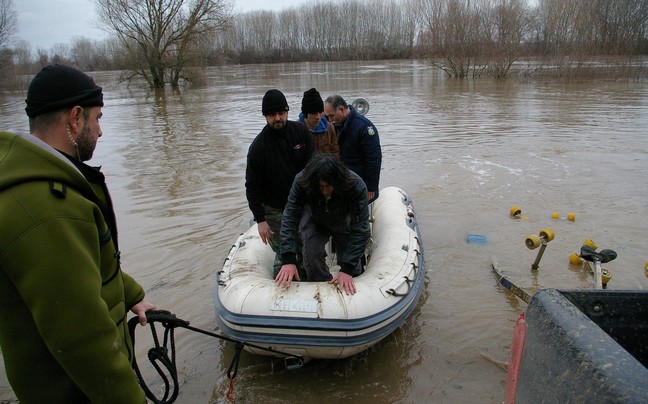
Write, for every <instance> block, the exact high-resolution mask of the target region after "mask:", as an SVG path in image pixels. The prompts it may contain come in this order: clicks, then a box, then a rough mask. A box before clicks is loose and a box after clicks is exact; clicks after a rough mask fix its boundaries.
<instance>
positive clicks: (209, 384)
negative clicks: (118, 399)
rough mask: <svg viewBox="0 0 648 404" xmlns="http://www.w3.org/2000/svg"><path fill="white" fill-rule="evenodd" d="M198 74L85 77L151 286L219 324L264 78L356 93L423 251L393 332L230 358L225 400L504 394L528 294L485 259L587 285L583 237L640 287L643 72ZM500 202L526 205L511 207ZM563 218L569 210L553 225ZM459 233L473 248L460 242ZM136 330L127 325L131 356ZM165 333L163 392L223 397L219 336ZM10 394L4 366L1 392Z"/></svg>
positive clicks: (521, 275)
mask: <svg viewBox="0 0 648 404" xmlns="http://www.w3.org/2000/svg"><path fill="white" fill-rule="evenodd" d="M206 74H207V82H206V84H205V85H204V86H202V87H193V88H187V89H183V90H181V91H180V92H178V93H173V92H171V91H167V92H166V94H164V95H159V94H158V95H155V94H153V93H151V92H149V90H148V89H146V88H142V87H137V86H134V85H131V86H130V88H127V87H126V86H125V85H123V84H122V85H117V84H116V81H115V77H116V76H115V75H114V74H113V73H94V74H93V75H94V77H95V79H96V80H97V81H98V82H99V83H100V84H101V85H102V86H103V87H104V94H105V103H106V106H105V107H104V109H103V111H104V117H103V118H102V121H101V124H102V128H103V134H104V136H103V137H102V138H101V139H100V141H99V145H98V147H97V150H96V152H95V156H94V157H93V159H92V160H91V162H90V163H91V164H94V165H101V166H102V167H103V171H104V173H105V174H106V175H107V178H108V182H109V185H110V188H111V192H112V195H113V199H114V203H115V206H116V210H117V217H118V225H119V230H120V233H119V235H120V245H121V247H122V257H123V267H124V270H125V271H127V272H129V273H130V274H132V275H133V276H134V277H135V278H136V279H137V280H138V281H139V282H140V283H141V284H142V285H143V286H144V288H145V289H146V291H147V297H148V299H149V300H151V301H153V302H155V303H156V304H157V305H158V307H159V308H162V309H166V310H169V311H171V312H173V313H175V314H176V315H177V316H178V317H180V318H183V319H186V320H189V321H191V324H192V325H193V326H195V327H199V328H202V329H206V330H210V331H214V332H218V330H217V327H216V325H215V320H214V306H213V291H214V284H215V281H216V272H217V271H218V270H219V269H220V267H221V265H222V263H223V260H224V259H225V257H226V256H227V253H228V251H229V249H230V247H231V245H232V244H233V243H234V241H235V240H236V238H237V237H238V236H239V235H240V234H241V233H242V232H243V231H245V229H246V228H247V226H248V224H249V220H250V218H251V213H250V212H249V210H248V207H247V202H246V199H245V191H244V173H245V158H246V153H247V148H248V146H249V144H250V142H251V141H252V139H253V138H254V137H255V135H256V134H258V133H259V131H260V130H261V129H262V127H263V125H264V124H265V121H264V118H263V116H262V115H261V98H262V96H263V94H264V93H265V91H266V90H268V89H270V88H278V89H280V90H282V91H283V92H284V93H285V94H286V97H287V99H288V102H289V104H290V107H291V110H290V113H289V119H296V118H297V116H298V114H299V111H300V106H301V95H302V93H303V91H305V90H307V89H308V88H310V87H316V88H317V89H318V90H319V91H320V92H321V93H322V95H323V96H326V95H328V94H332V93H339V94H341V95H342V96H344V97H345V98H346V99H347V100H348V101H351V100H353V99H354V98H356V97H364V98H366V99H367V100H368V101H369V103H370V110H369V113H368V115H367V116H368V117H369V118H370V119H371V120H372V121H373V122H374V124H375V125H376V127H377V128H378V131H379V133H380V139H381V143H382V150H383V165H382V172H381V181H380V185H381V187H385V186H391V185H395V186H399V187H401V188H402V189H404V190H405V191H406V192H407V193H408V194H409V195H410V196H411V197H412V198H413V200H414V204H415V209H416V217H417V219H418V222H419V225H420V228H421V233H422V238H423V244H424V253H425V260H426V270H427V282H426V288H425V291H424V293H423V296H422V298H421V301H420V303H419V305H418V307H417V309H416V310H415V312H414V313H413V315H412V316H411V317H410V318H409V320H408V321H407V322H406V323H405V324H404V325H403V326H402V327H401V328H400V329H398V330H397V331H396V332H394V333H393V334H392V335H390V336H388V337H387V338H386V339H384V340H383V341H382V342H381V343H379V344H378V345H376V346H375V347H373V348H371V349H369V350H368V351H366V352H363V353H361V354H359V355H357V356H354V357H351V358H347V359H344V360H332V361H313V362H310V363H308V364H306V365H305V366H304V367H303V368H301V369H299V370H296V371H294V370H286V369H285V368H284V366H283V363H282V361H280V360H276V359H275V360H272V359H270V358H267V357H259V356H254V355H251V354H247V353H244V354H243V355H242V358H241V362H240V367H239V369H238V375H237V377H236V378H235V383H234V392H233V395H234V397H235V398H236V401H237V402H239V403H259V402H263V403H299V402H305V401H308V402H311V403H329V402H333V401H337V400H344V401H352V402H357V403H415V402H434V403H466V402H474V403H501V402H502V401H503V400H504V396H505V384H506V383H505V381H506V372H505V370H504V369H503V368H502V366H501V364H502V363H504V362H506V361H508V357H509V354H510V345H511V337H512V331H513V326H514V323H515V320H516V319H517V318H518V316H519V315H520V314H521V313H522V312H523V311H524V309H525V307H526V304H525V303H524V302H522V301H521V300H519V299H517V298H516V297H514V296H512V295H511V294H510V293H507V292H506V291H505V290H503V289H502V288H500V287H498V286H497V284H496V282H495V280H494V277H493V274H492V273H491V270H490V265H491V260H492V259H493V258H495V259H496V260H497V261H499V263H500V264H501V267H502V268H503V270H504V271H505V273H506V274H507V275H508V276H509V277H510V278H511V279H512V280H513V281H514V282H517V283H518V284H520V286H523V287H526V288H529V289H531V290H536V289H538V288H551V287H556V288H589V287H591V285H592V277H591V276H590V274H589V273H588V271H587V270H586V269H584V268H583V267H581V266H573V265H570V264H569V260H568V257H569V255H570V253H572V252H575V251H579V249H580V246H581V245H582V243H583V241H584V240H585V239H592V240H593V241H594V242H595V243H596V244H598V246H599V248H609V249H613V250H615V251H616V252H617V253H618V258H617V259H616V260H615V261H612V262H610V263H608V264H606V265H605V267H606V268H608V269H609V270H610V271H611V272H612V275H613V278H612V280H611V282H610V284H609V288H610V289H645V288H646V287H647V285H648V279H646V278H645V276H644V273H643V267H644V264H645V263H646V262H647V261H648V248H647V247H646V239H645V238H646V234H647V230H648V186H647V185H646V184H648V139H647V133H646V128H647V127H648V86H647V85H646V84H645V83H638V82H628V81H624V80H620V81H606V82H576V83H573V82H572V83H561V82H553V81H549V82H545V81H539V80H529V81H525V80H522V81H520V80H507V81H493V80H464V81H458V80H452V79H447V78H446V77H445V76H444V75H443V74H442V73H440V72H438V71H436V70H434V69H433V68H431V67H430V66H428V65H426V64H424V63H421V62H417V61H371V62H352V63H351V62H344V63H328V62H327V63H300V64H278V65H252V66H228V67H224V68H213V69H209V70H207V71H206ZM24 98H25V96H24V94H12V95H0V127H1V128H4V129H7V128H12V129H21V130H26V128H27V120H26V116H25V114H24ZM514 205H519V206H520V207H521V208H522V213H523V215H524V216H526V217H527V218H526V219H520V220H516V219H512V218H510V217H509V211H510V208H511V207H512V206H514ZM552 212H558V213H559V215H560V219H558V220H555V219H552ZM5 213H6V212H2V214H5ZM568 213H573V214H574V215H575V217H576V220H575V221H573V222H572V221H569V220H566V219H565V218H566V217H567V215H568ZM546 227H550V228H551V229H553V230H554V232H555V240H554V241H552V242H551V243H549V245H548V247H547V250H546V252H545V254H544V257H543V259H542V261H541V263H540V270H539V271H538V272H537V274H532V272H531V264H532V263H533V261H534V259H535V257H536V253H537V250H535V251H531V250H528V249H527V248H526V247H525V245H524V239H525V237H526V236H528V235H531V234H537V233H538V231H539V230H541V229H543V228H546ZM469 234H479V235H483V236H485V237H486V239H487V243H486V244H485V245H477V244H469V243H467V236H468V235H469ZM80 321H82V320H80ZM147 334H148V331H147V330H144V329H140V330H138V348H137V351H138V358H139V362H140V363H146V350H147V349H148V347H149V346H147V345H146V344H147V341H146V335H147ZM140 336H141V337H140ZM140 338H141V340H140ZM140 341H141V342H140ZM176 345H177V349H178V352H177V361H178V370H179V379H180V383H181V385H180V391H181V393H180V396H179V398H178V400H177V402H179V403H224V402H226V401H227V400H226V392H227V389H228V387H229V381H228V378H227V375H226V373H227V368H228V366H229V365H230V362H231V360H232V357H233V353H234V349H233V346H232V344H231V343H224V342H221V341H219V340H217V339H214V338H210V337H207V336H204V335H201V334H196V333H193V332H189V331H186V330H178V331H177V332H176ZM35 366H37V365H35ZM142 366H144V365H142ZM0 370H3V369H0ZM144 371H145V374H146V376H147V377H149V379H150V380H152V381H155V378H154V377H153V376H152V373H151V372H150V371H149V369H145V370H144ZM34 388H38V387H37V386H34ZM11 398H12V393H11V389H10V387H8V384H7V382H6V378H5V377H4V372H2V374H0V401H1V400H10V399H11Z"/></svg>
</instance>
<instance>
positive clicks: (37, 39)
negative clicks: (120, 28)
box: [14, 0, 308, 51]
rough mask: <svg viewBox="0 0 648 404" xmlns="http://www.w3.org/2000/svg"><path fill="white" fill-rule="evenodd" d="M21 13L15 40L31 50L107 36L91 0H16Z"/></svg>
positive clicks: (255, 5) (246, 6) (289, 0)
mask: <svg viewBox="0 0 648 404" xmlns="http://www.w3.org/2000/svg"><path fill="white" fill-rule="evenodd" d="M307 1H308V0H277V1H275V2H273V3H269V2H268V1H267V0H235V3H234V8H235V10H236V11H251V10H262V9H270V7H269V6H268V5H269V4H272V9H275V10H277V11H279V10H281V9H283V8H286V7H291V6H296V5H299V4H303V3H306V2H307ZM14 7H15V9H16V12H17V13H18V32H17V34H16V35H15V37H14V39H23V40H25V41H27V42H29V44H30V45H31V47H32V50H34V51H35V50H36V49H38V48H45V49H47V50H49V49H50V48H51V47H52V46H53V45H54V44H57V43H64V44H66V45H70V44H71V43H72V39H73V38H75V37H79V36H84V37H86V38H90V39H93V40H101V39H104V38H106V37H107V33H106V32H104V31H102V30H101V29H99V28H97V18H96V14H95V11H94V3H93V2H92V0H14Z"/></svg>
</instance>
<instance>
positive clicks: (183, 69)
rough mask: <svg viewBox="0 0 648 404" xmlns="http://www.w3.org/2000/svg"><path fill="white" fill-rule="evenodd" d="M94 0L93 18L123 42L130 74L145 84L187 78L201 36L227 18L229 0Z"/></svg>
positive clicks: (199, 57)
mask: <svg viewBox="0 0 648 404" xmlns="http://www.w3.org/2000/svg"><path fill="white" fill-rule="evenodd" d="M94 2H95V5H96V6H97V14H98V15H99V19H100V20H101V21H103V22H104V23H105V24H106V25H107V30H109V31H112V32H114V33H115V34H116V35H117V38H119V41H120V43H121V44H122V46H123V47H124V49H125V51H126V55H125V57H126V60H127V61H128V64H129V66H130V70H131V72H132V76H142V77H143V78H144V79H145V80H146V81H147V82H148V84H149V85H150V86H151V88H163V87H164V85H165V83H169V84H170V85H171V87H172V88H177V87H178V85H179V82H180V79H185V80H191V77H190V76H189V75H188V74H187V71H188V69H189V68H190V67H193V66H196V65H199V64H200V63H202V60H203V59H204V58H203V57H202V54H201V52H202V51H203V50H204V48H203V47H202V46H201V40H202V39H204V38H206V37H207V36H210V35H211V34H213V33H214V32H216V31H218V30H219V29H222V28H223V27H224V26H225V25H226V24H227V23H228V21H229V20H230V18H231V14H230V10H231V4H230V3H229V0H94ZM132 76H131V77H132Z"/></svg>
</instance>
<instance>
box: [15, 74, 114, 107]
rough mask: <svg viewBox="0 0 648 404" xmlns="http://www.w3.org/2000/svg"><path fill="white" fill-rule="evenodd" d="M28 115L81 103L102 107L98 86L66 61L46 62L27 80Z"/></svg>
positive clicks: (87, 105) (80, 104)
mask: <svg viewBox="0 0 648 404" xmlns="http://www.w3.org/2000/svg"><path fill="white" fill-rule="evenodd" d="M25 102H26V103H27V107H26V108H25V111H26V112H27V116H29V117H34V116H37V115H41V114H44V113H47V112H53V111H58V110H60V109H64V108H71V107H74V106H76V105H78V106H81V107H103V105H104V103H103V93H102V92H101V87H99V86H98V85H96V84H95V82H94V80H92V78H91V77H90V76H88V75H87V74H85V73H83V72H82V71H80V70H77V69H75V68H73V67H69V66H65V65H49V66H45V67H44V68H43V69H42V70H41V71H40V72H38V74H36V76H34V78H33V79H32V81H31V83H30V84H29V89H28V90H27V99H26V100H25Z"/></svg>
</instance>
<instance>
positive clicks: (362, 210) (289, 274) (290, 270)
mask: <svg viewBox="0 0 648 404" xmlns="http://www.w3.org/2000/svg"><path fill="white" fill-rule="evenodd" d="M300 221H301V226H300ZM300 227H301V231H302V235H301V236H302V242H303V250H302V251H303V256H304V269H305V271H306V276H307V279H305V280H307V281H312V282H318V281H329V283H337V285H338V288H339V289H340V291H341V292H345V293H346V294H347V295H352V294H355V292H356V287H355V283H354V282H353V277H355V276H358V275H360V274H361V273H362V272H363V268H362V267H363V261H364V252H365V248H366V247H367V243H368V242H369V237H370V230H369V208H368V204H367V187H366V186H365V184H364V182H363V181H362V179H361V178H360V177H359V176H358V175H356V174H355V173H354V172H353V171H351V170H349V169H348V168H346V167H345V166H344V164H343V163H342V162H340V161H339V160H338V159H336V158H335V157H334V156H333V155H331V154H318V155H315V156H313V157H312V158H311V160H310V161H309V162H308V164H306V167H305V168H304V170H303V171H301V172H300V173H298V174H297V175H296V176H295V180H294V181H293V185H292V188H291V189H290V195H289V196H288V202H287V203H286V207H285V209H284V212H283V218H282V225H281V259H282V266H281V270H280V271H279V273H278V274H277V277H276V278H275V284H277V285H278V286H281V287H282V288H286V287H289V286H290V284H291V282H292V280H293V279H296V280H301V279H300V277H299V274H298V272H297V266H296V262H297V258H296V256H297V251H295V244H296V243H295V239H296V237H297V232H298V228H300ZM329 238H331V240H332V243H333V247H334V248H335V251H336V253H337V263H338V265H340V271H339V272H338V273H337V274H336V275H335V276H333V275H331V272H330V270H329V268H328V265H326V248H325V247H326V243H327V242H328V240H329Z"/></svg>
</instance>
